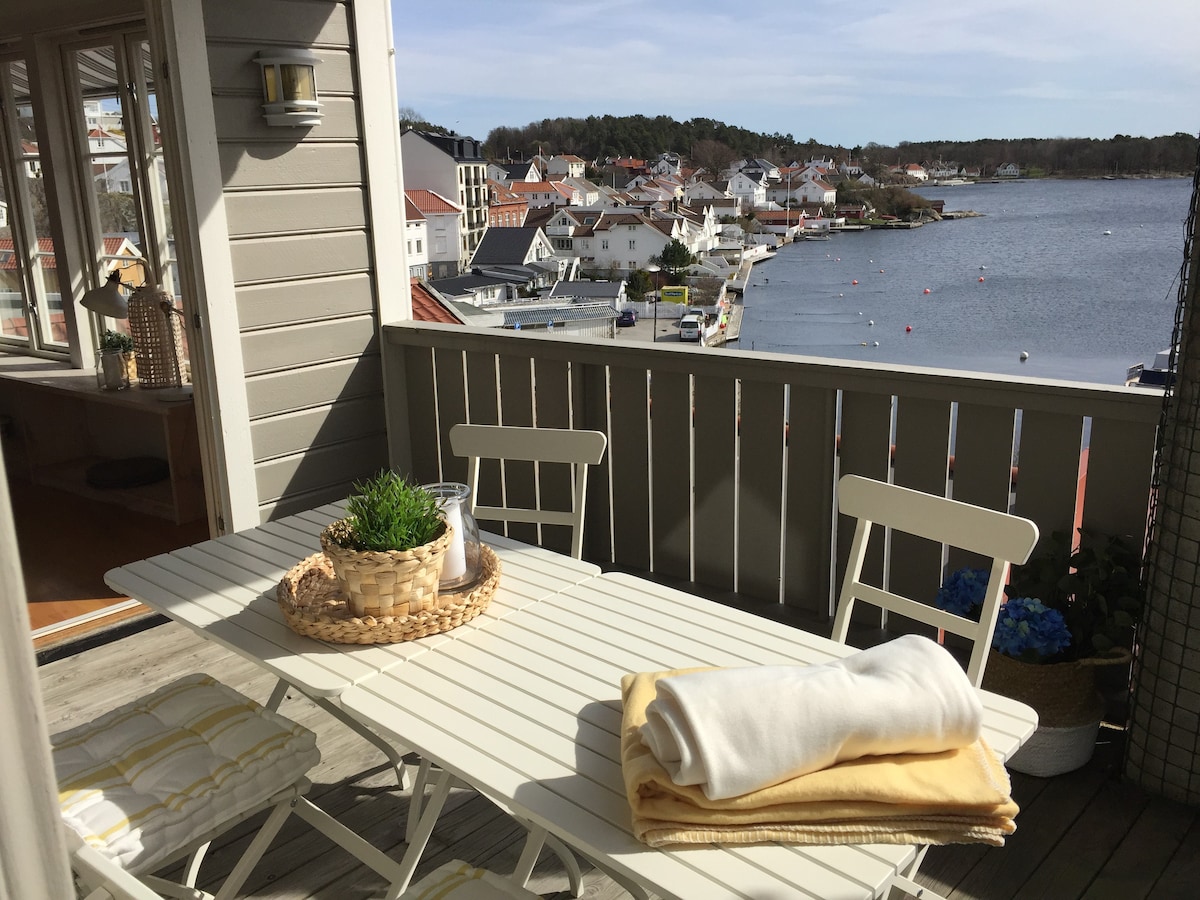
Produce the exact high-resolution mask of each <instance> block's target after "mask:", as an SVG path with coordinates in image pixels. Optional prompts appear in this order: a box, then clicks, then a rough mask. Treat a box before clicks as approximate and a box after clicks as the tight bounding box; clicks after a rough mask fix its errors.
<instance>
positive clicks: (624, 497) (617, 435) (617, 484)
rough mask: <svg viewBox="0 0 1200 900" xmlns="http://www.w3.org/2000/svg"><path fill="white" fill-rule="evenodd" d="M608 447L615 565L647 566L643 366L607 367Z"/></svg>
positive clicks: (647, 488) (647, 487)
mask: <svg viewBox="0 0 1200 900" xmlns="http://www.w3.org/2000/svg"><path fill="white" fill-rule="evenodd" d="M609 389H610V392H611V397H612V401H611V412H610V420H611V426H610V427H611V428H612V431H611V433H610V438H609V440H610V443H609V447H608V451H609V456H610V458H611V461H612V464H611V469H610V470H611V472H612V479H613V492H612V493H613V521H614V524H615V527H614V528H613V550H614V554H613V555H614V560H613V561H614V562H616V563H617V564H618V565H622V566H629V567H630V568H634V569H641V570H643V571H649V569H650V479H649V473H648V470H647V468H646V447H647V446H648V444H649V437H650V435H649V428H648V426H647V424H646V420H647V413H646V409H647V407H646V404H647V400H648V399H649V398H648V392H647V384H646V370H645V369H633V368H622V367H616V366H614V367H612V368H611V369H610V372H609Z"/></svg>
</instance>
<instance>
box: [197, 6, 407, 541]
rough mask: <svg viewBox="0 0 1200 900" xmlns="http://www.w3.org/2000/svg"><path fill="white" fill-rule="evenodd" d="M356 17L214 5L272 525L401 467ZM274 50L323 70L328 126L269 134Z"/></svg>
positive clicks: (244, 323)
mask: <svg viewBox="0 0 1200 900" xmlns="http://www.w3.org/2000/svg"><path fill="white" fill-rule="evenodd" d="M352 14H353V10H352V8H351V7H349V6H348V5H347V4H345V3H337V2H322V0H205V4H204V15H205V26H206V31H207V38H208V57H209V66H210V68H211V73H212V86H213V107H214V111H215V118H216V123H217V143H218V152H219V154H220V160H221V174H222V178H223V182H224V192H225V210H226V216H227V220H228V229H229V241H230V252H231V256H232V259H233V271H234V279H235V282H236V285H235V287H236V293H237V305H238V318H239V329H240V332H241V341H242V354H243V357H244V360H245V377H246V394H247V403H248V407H249V415H250V429H251V438H252V442H253V452H254V464H255V473H256V481H257V488H258V502H259V507H260V509H261V513H262V518H263V519H264V520H266V519H270V518H274V517H277V516H280V515H286V514H288V513H292V512H296V511H298V510H300V509H304V508H308V507H311V506H313V505H316V504H319V503H324V502H327V501H329V500H332V499H337V498H340V497H343V496H345V494H346V492H347V490H348V488H349V487H350V484H351V483H352V482H353V481H354V480H355V479H357V478H361V477H362V476H364V475H366V474H370V473H371V472H373V471H375V470H377V469H379V468H380V467H382V466H384V465H386V464H387V440H386V434H385V425H384V418H383V392H382V376H381V369H380V360H379V347H378V340H377V327H376V326H377V321H378V313H377V309H378V304H377V282H376V278H375V274H374V266H373V260H372V255H371V249H370V245H369V240H368V229H369V227H370V222H369V219H368V213H367V209H368V204H367V185H366V184H365V177H364V167H363V153H362V147H361V141H362V134H361V127H360V118H361V117H360V115H359V104H358V102H357V88H356V73H355V54H354V47H353V28H352V27H351V21H350V16H351V15H352ZM244 35H255V37H254V38H253V40H252V41H250V40H247V39H246V38H245V37H243V36H244ZM275 48H307V49H310V50H312V51H313V52H315V53H316V54H317V55H318V56H319V57H320V59H321V63H320V64H319V65H318V66H317V70H316V78H317V89H318V93H319V95H320V99H321V112H322V113H323V115H324V118H323V120H322V122H321V124H320V125H319V126H317V127H315V128H311V129H309V128H284V127H270V126H267V124H266V123H265V121H264V120H263V118H262V107H261V104H262V92H261V89H260V87H259V79H260V77H261V75H260V67H259V66H258V65H257V64H256V63H255V62H254V57H255V56H256V54H257V53H258V52H259V51H261V50H270V49H275ZM382 76H383V73H381V77H382Z"/></svg>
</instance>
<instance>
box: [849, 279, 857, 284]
mask: <svg viewBox="0 0 1200 900" xmlns="http://www.w3.org/2000/svg"><path fill="white" fill-rule="evenodd" d="M850 283H851V284H858V281H857V280H855V281H852V282H850Z"/></svg>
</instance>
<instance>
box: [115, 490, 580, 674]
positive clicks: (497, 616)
mask: <svg viewBox="0 0 1200 900" xmlns="http://www.w3.org/2000/svg"><path fill="white" fill-rule="evenodd" d="M341 514H342V507H341V505H340V504H330V505H328V506H324V507H321V508H319V509H315V510H311V511H309V512H305V513H301V514H299V515H294V516H289V517H287V518H284V519H280V520H279V521H276V522H271V523H268V524H266V525H261V526H259V527H257V528H251V529H249V530H247V531H243V532H238V533H237V534H230V535H226V536H224V537H220V538H216V539H214V540H209V541H204V542H203V543H199V544H195V545H193V546H191V547H184V548H182V549H180V550H173V551H171V552H170V553H164V554H162V555H160V556H155V557H152V558H150V559H146V560H142V561H141V562H135V563H130V564H129V565H125V566H121V567H119V568H116V569H112V570H110V571H109V572H107V573H105V576H104V580H105V583H106V584H108V586H109V587H111V588H112V589H113V590H115V591H118V592H120V593H122V594H125V595H127V596H129V597H132V598H134V599H135V600H139V601H141V602H142V603H144V604H145V605H146V606H148V607H150V608H151V609H154V610H156V611H158V612H161V613H163V614H165V615H167V616H169V617H170V618H172V619H174V620H176V621H178V622H182V623H183V624H185V625H187V626H189V627H191V628H192V629H194V630H195V631H196V632H198V633H199V634H201V635H203V636H204V637H206V638H208V639H210V640H213V641H216V642H217V643H219V644H222V645H223V646H225V647H228V648H229V649H230V650H233V651H234V652H236V653H239V654H241V655H242V656H244V657H246V658H247V659H250V660H252V661H254V662H256V663H258V664H259V665H261V666H263V667H264V668H265V669H267V670H268V671H270V672H271V673H273V674H274V675H276V676H278V677H279V678H281V679H282V680H284V681H286V682H288V683H289V684H292V685H294V686H296V687H297V688H299V689H300V690H302V691H303V692H304V693H306V694H308V695H309V696H310V697H314V698H332V697H336V696H337V695H338V694H340V693H341V692H342V691H344V690H345V689H346V688H348V687H350V686H351V685H353V684H356V683H358V682H359V681H362V680H363V679H364V678H367V677H369V676H372V675H375V674H378V673H380V672H386V671H389V670H390V669H393V668H395V667H396V666H398V665H400V664H402V663H404V662H405V661H407V660H409V659H412V658H413V657H414V656H417V655H419V654H422V653H427V652H429V650H430V649H432V648H433V647H436V646H438V645H439V644H441V643H443V642H445V641H452V640H455V639H456V638H457V637H458V636H459V635H462V634H467V633H469V632H470V631H474V630H477V629H479V628H485V627H488V625H489V624H490V623H493V622H496V621H499V620H501V619H503V618H504V617H506V616H508V615H511V614H513V613H514V612H516V611H518V610H520V609H522V608H523V607H525V606H528V605H529V604H531V603H537V602H539V601H541V600H544V599H545V598H547V597H549V596H551V595H553V594H555V593H557V592H558V591H561V590H563V589H564V588H567V587H570V586H571V585H574V584H578V583H580V582H582V581H586V580H587V579H589V578H592V577H593V576H595V575H597V574H598V573H599V572H600V568H599V566H596V565H593V564H592V563H587V562H582V561H580V560H576V559H572V558H571V557H569V556H564V555H562V554H559V553H554V552H552V551H549V550H544V549H542V548H540V547H532V546H530V545H528V544H523V543H520V542H518V541H511V540H509V539H507V538H504V537H501V536H499V535H492V534H484V535H483V536H482V537H483V539H484V541H485V543H487V544H488V545H489V546H491V547H492V548H493V549H494V550H495V551H496V554H497V556H499V558H500V563H501V567H502V574H501V578H500V583H499V586H498V587H497V589H496V594H495V596H494V597H493V598H492V602H491V603H490V604H489V606H488V608H487V609H486V610H485V611H484V612H483V613H481V614H480V615H479V616H478V617H477V618H476V619H474V620H473V621H472V622H471V623H470V625H469V626H464V627H463V628H458V629H455V630H454V631H449V632H446V633H445V634H440V635H433V636H431V637H427V638H422V639H420V640H419V641H404V642H401V643H397V644H376V645H362V646H360V645H350V644H327V643H323V642H321V641H317V640H313V639H312V638H308V637H304V636H302V635H299V634H296V633H295V632H294V631H292V630H291V629H290V628H289V627H288V626H287V623H285V622H284V620H283V615H282V613H281V612H280V610H279V606H278V604H277V603H276V601H275V586H276V585H277V584H278V583H279V581H280V579H281V578H282V577H283V575H284V574H285V573H286V572H287V570H288V569H290V568H291V567H292V566H293V565H295V564H296V563H297V562H299V561H300V560H301V559H303V558H304V557H306V556H309V555H310V554H312V553H316V552H317V551H319V550H320V549H321V547H320V541H319V540H318V535H319V534H320V532H321V529H322V528H324V527H325V526H326V525H327V524H329V522H330V521H332V520H333V519H335V518H337V517H338V516H339V515H341Z"/></svg>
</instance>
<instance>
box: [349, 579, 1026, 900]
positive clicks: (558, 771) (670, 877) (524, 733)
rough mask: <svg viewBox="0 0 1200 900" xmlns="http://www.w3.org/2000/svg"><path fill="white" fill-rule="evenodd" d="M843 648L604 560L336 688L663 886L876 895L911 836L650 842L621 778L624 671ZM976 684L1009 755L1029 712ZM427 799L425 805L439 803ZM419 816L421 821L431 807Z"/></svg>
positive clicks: (592, 852)
mask: <svg viewBox="0 0 1200 900" xmlns="http://www.w3.org/2000/svg"><path fill="white" fill-rule="evenodd" d="M852 652H854V650H853V648H849V647H845V646H842V645H839V644H835V643H833V642H832V641H829V640H827V639H825V638H822V637H819V636H817V635H813V634H809V633H806V632H804V631H800V630H798V629H794V628H791V627H788V626H786V625H782V624H780V623H777V622H774V621H770V620H766V619H762V618H759V617H756V616H753V615H751V614H748V613H744V612H741V611H738V610H734V609H730V608H727V607H723V606H721V605H719V604H716V603H713V602H710V601H707V600H704V599H701V598H698V597H695V596H692V595H690V594H686V593H683V592H680V591H676V590H674V589H671V588H667V587H663V586H660V585H657V584H654V583H652V582H648V581H645V580H644V579H640V578H636V577H633V576H629V575H623V574H607V575H601V576H598V577H596V578H594V579H591V580H589V581H587V582H584V583H582V584H580V585H578V586H576V587H573V588H569V589H567V590H565V591H563V592H562V593H560V594H557V595H555V596H554V597H551V598H549V599H547V600H544V601H542V602H540V603H537V604H533V605H530V606H528V607H526V608H525V609H523V610H521V611H519V612H517V613H514V614H513V615H510V616H508V617H506V618H504V619H501V620H499V621H497V622H495V623H494V624H493V625H492V626H491V627H489V628H487V629H485V630H479V631H476V632H474V633H472V634H469V635H465V636H464V637H462V638H461V639H459V640H457V641H454V642H449V643H444V644H442V645H440V646H438V647H437V648H435V649H433V650H431V651H430V652H428V653H425V654H422V655H420V656H417V657H414V658H413V659H412V660H411V661H410V664H409V665H406V666H405V667H404V668H403V669H402V670H392V671H390V672H385V673H381V674H380V675H378V676H376V677H372V678H370V679H367V680H365V681H363V682H361V683H360V684H358V685H357V686H355V687H354V688H352V689H350V690H349V691H347V692H346V693H345V694H344V695H343V698H342V702H343V706H344V708H345V709H346V710H347V711H348V712H350V713H351V714H353V715H355V716H358V717H360V718H361V719H362V720H363V721H364V722H367V723H369V724H370V725H371V726H372V727H373V728H377V729H379V730H380V731H382V732H384V733H388V734H391V735H394V736H395V737H396V738H397V739H399V740H402V741H404V742H405V743H407V744H408V745H410V746H412V747H414V748H415V749H416V750H417V751H418V752H420V753H421V754H422V755H423V756H426V757H427V758H429V759H431V760H433V761H434V762H435V763H437V764H439V765H440V766H441V767H442V769H443V770H444V772H445V773H446V775H445V777H451V776H457V777H459V778H461V779H463V780H464V781H466V782H468V783H470V784H471V785H473V786H474V787H476V788H477V789H479V790H480V791H481V792H483V793H484V794H487V795H488V796H490V797H492V798H493V799H494V800H496V801H497V802H499V803H500V804H501V805H502V806H504V807H505V808H508V809H511V810H512V811H514V812H515V813H516V814H517V815H519V816H521V817H522V818H524V819H527V820H529V821H531V822H533V823H535V824H537V825H541V826H543V827H545V828H546V829H547V830H548V831H549V832H550V833H552V834H554V835H557V836H558V837H559V838H561V839H562V840H564V841H566V842H567V843H568V844H570V845H571V846H572V847H574V848H575V849H577V850H578V851H579V852H580V853H582V854H583V855H584V856H586V857H589V858H590V859H592V860H593V861H594V862H596V863H597V864H599V865H600V866H602V867H603V868H604V869H605V870H606V871H609V872H610V873H612V874H613V875H614V876H615V877H618V878H622V879H625V880H627V881H630V882H633V883H636V884H638V885H641V886H644V887H645V888H648V889H649V890H651V891H653V892H654V893H656V894H658V895H659V896H661V897H664V898H679V900H696V898H704V900H719V898H784V897H786V898H802V897H831V898H833V897H836V898H839V900H841V898H847V900H848V898H870V897H881V896H886V893H887V890H888V886H889V884H890V883H891V880H892V878H893V877H894V876H895V875H896V874H897V873H898V872H900V871H901V870H902V869H904V868H905V867H907V866H908V865H909V864H910V863H911V862H912V861H913V859H914V858H915V853H916V850H915V848H913V847H906V846H895V845H861V846H832V847H800V846H783V845H771V846H759V847H746V848H741V849H734V848H724V847H716V846H710V847H696V848H689V849H686V850H681V851H667V850H656V849H651V848H649V847H646V846H645V845H643V844H641V843H640V842H638V841H637V840H636V839H635V838H634V837H633V835H632V833H631V831H630V812H629V805H628V802H627V801H626V799H625V792H624V786H623V782H622V779H621V766H620V727H621V701H620V679H621V676H622V675H623V674H625V673H627V672H639V671H654V670H662V669H673V668H678V667H683V666H696V665H721V666H724V665H746V664H759V663H761V664H772V663H786V662H796V661H804V662H812V663H816V662H821V661H826V660H829V659H832V658H836V657H840V656H845V655H847V654H849V653H852ZM983 698H984V705H985V709H986V716H985V722H986V727H985V736H986V738H987V740H988V741H989V743H990V744H991V746H992V747H994V748H995V749H996V751H997V752H999V753H1000V754H1001V755H1003V756H1004V757H1005V758H1008V757H1009V756H1010V755H1011V754H1012V753H1014V752H1015V751H1016V750H1017V749H1018V748H1019V747H1020V745H1021V743H1022V742H1023V741H1024V740H1026V739H1027V738H1028V737H1029V735H1031V734H1032V733H1033V730H1034V728H1035V727H1036V724H1037V717H1036V714H1035V713H1034V712H1033V710H1031V709H1029V708H1028V707H1027V706H1024V705H1022V704H1020V703H1016V702H1014V701H1012V700H1008V699H1007V698H1003V697H999V696H996V695H994V694H986V693H985V694H984V695H983ZM436 806H437V804H436V803H434V802H431V803H430V804H429V806H428V807H427V809H426V813H425V815H426V816H431V817H433V818H436V815H437V812H438V810H437V809H436ZM422 827H423V830H424V831H425V832H426V833H427V831H428V828H431V827H432V821H428V822H426V821H424V820H423V821H422ZM413 850H414V848H413V847H410V852H411V851H413ZM416 852H418V853H419V852H420V850H419V848H416Z"/></svg>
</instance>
